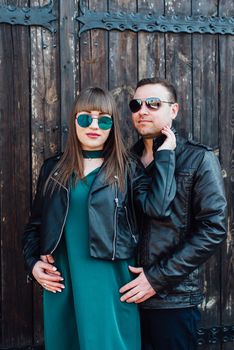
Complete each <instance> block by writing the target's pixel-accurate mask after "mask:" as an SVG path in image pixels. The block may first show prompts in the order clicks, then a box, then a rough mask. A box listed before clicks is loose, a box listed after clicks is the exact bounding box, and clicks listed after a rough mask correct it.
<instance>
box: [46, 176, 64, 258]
mask: <svg viewBox="0 0 234 350" xmlns="http://www.w3.org/2000/svg"><path fill="white" fill-rule="evenodd" d="M54 180H55V179H54ZM55 181H56V180H55ZM62 187H63V188H64V189H65V190H66V192H67V208H66V213H65V217H64V220H63V224H62V228H61V231H60V235H59V238H58V241H57V243H56V245H55V247H54V248H53V249H52V251H51V252H50V254H52V253H53V252H54V251H55V249H56V248H57V246H58V244H59V242H60V240H61V237H62V233H63V229H64V226H65V222H66V219H67V214H68V209H69V190H68V189H67V188H66V187H64V186H62Z"/></svg>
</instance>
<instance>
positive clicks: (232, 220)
mask: <svg viewBox="0 0 234 350" xmlns="http://www.w3.org/2000/svg"><path fill="white" fill-rule="evenodd" d="M219 15H220V16H234V3H233V1H232V0H225V1H224V0H220V2H219ZM219 50H220V52H219V62H220V86H219V89H220V115H219V129H220V161H221V165H222V168H223V174H224V176H225V186H226V193H227V198H228V205H229V206H228V208H229V209H228V238H227V241H226V242H225V245H224V247H223V250H222V264H221V276H222V295H221V313H222V323H223V324H224V325H233V324H234V317H233V314H234V263H233V262H234V251H233V245H234V191H233V189H234V184H233V183H234V137H233V135H234V37H233V36H225V37H222V36H220V37H219ZM233 347H234V343H226V344H223V348H222V350H232V349H233Z"/></svg>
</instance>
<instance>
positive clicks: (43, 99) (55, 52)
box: [31, 0, 60, 344]
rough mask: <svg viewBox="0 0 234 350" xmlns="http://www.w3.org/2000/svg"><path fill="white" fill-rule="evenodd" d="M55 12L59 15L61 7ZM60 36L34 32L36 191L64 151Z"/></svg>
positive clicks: (38, 325)
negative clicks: (49, 161) (49, 162)
mask: <svg viewBox="0 0 234 350" xmlns="http://www.w3.org/2000/svg"><path fill="white" fill-rule="evenodd" d="M47 3H48V2H47V0H41V1H38V0H33V1H31V6H38V5H40V6H43V5H45V4H47ZM55 11H57V12H58V3H56V7H55ZM57 29H58V28H57ZM58 39H59V36H58V35H55V36H54V37H53V36H52V35H51V34H50V33H49V32H48V31H46V30H44V29H43V30H42V29H41V28H31V67H32V70H31V72H32V74H31V115H32V119H31V134H32V149H31V152H32V185H33V186H32V190H33V193H34V191H35V185H36V180H37V177H38V174H39V170H40V167H41V164H42V162H43V160H44V159H45V158H48V157H49V156H52V155H54V154H56V153H57V152H58V151H59V150H60V103H59V95H60V86H59V81H60V71H59V45H58ZM34 286H35V292H34V314H33V318H34V341H35V343H36V344H41V343H42V342H43V326H42V306H41V293H42V292H41V289H40V288H39V287H38V286H37V285H36V284H35V285H34Z"/></svg>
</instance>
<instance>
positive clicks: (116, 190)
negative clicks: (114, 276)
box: [112, 176, 119, 260]
mask: <svg viewBox="0 0 234 350" xmlns="http://www.w3.org/2000/svg"><path fill="white" fill-rule="evenodd" d="M115 178H116V179H117V176H115ZM114 200H115V213H114V237H113V254H112V260H115V253H116V238H117V211H118V207H119V198H118V187H117V183H115V199H114Z"/></svg>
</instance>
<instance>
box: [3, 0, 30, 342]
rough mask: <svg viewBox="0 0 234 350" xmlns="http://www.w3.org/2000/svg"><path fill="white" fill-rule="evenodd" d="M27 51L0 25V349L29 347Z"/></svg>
mask: <svg viewBox="0 0 234 350" xmlns="http://www.w3.org/2000/svg"><path fill="white" fill-rule="evenodd" d="M19 5H22V6H23V5H24V6H26V5H27V1H25V0H24V1H23V0H22V1H19ZM29 48H30V45H29V35H28V29H27V28H20V27H14V28H13V27H11V26H10V25H2V26H0V82H1V83H0V106H1V107H0V120H1V123H0V135H1V137H0V148H1V152H0V183H1V191H0V203H1V204H0V217H1V231H0V235H1V237H0V238H1V248H0V249H1V251H0V255H1V302H0V303H1V306H0V309H1V326H0V327H1V332H0V333H1V340H0V346H1V347H8V346H9V347H11V346H21V345H22V346H23V345H28V344H30V343H31V342H32V323H31V314H32V299H31V291H32V289H31V286H30V285H27V283H26V273H25V270H24V266H23V259H22V252H21V235H22V231H23V227H24V223H25V220H26V217H27V214H28V210H29V202H30V158H29V149H30V139H29V132H28V125H29V123H30V120H29V93H28V90H29V57H30V52H29Z"/></svg>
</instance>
